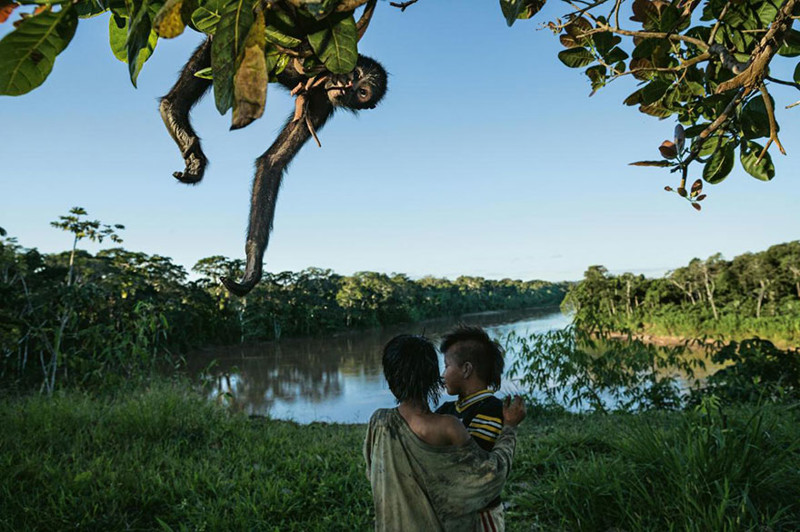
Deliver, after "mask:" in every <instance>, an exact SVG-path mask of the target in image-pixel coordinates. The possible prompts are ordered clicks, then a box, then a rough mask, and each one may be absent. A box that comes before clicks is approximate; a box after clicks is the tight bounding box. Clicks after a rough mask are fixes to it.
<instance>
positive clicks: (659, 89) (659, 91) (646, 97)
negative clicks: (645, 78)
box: [642, 79, 672, 105]
mask: <svg viewBox="0 0 800 532" xmlns="http://www.w3.org/2000/svg"><path fill="white" fill-rule="evenodd" d="M671 85H672V83H671V82H669V81H664V80H663V79H654V80H653V81H651V82H650V83H648V84H647V85H645V86H644V87H643V88H642V103H643V104H644V105H649V104H651V103H655V102H657V101H658V100H660V99H661V98H663V97H664V95H665V94H666V93H667V90H668V89H669V88H670V86H671Z"/></svg>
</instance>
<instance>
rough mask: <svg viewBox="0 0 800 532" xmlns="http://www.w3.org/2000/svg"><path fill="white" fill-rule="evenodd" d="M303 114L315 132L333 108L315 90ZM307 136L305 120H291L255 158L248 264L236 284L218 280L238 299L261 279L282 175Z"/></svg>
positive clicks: (323, 94)
mask: <svg viewBox="0 0 800 532" xmlns="http://www.w3.org/2000/svg"><path fill="white" fill-rule="evenodd" d="M306 112H307V114H308V117H309V119H310V120H311V123H312V124H313V126H314V129H317V130H319V129H320V128H321V127H322V126H323V125H325V122H327V120H328V118H330V116H331V114H332V113H333V106H332V105H331V104H330V102H329V101H328V98H327V96H326V95H325V93H324V91H322V90H316V91H314V92H313V93H312V94H310V95H309V98H308V108H307V110H306ZM310 137H311V132H310V131H309V128H308V126H307V124H306V122H305V120H295V121H293V120H292V119H291V118H290V119H289V122H288V123H287V124H286V125H285V126H284V127H283V130H282V131H281V132H280V134H279V135H278V138H276V139H275V142H273V143H272V145H271V146H270V147H269V149H268V150H267V151H266V152H264V153H263V154H262V155H261V157H259V158H258V159H256V173H255V177H254V178H253V193H252V197H251V200H250V221H249V225H248V227H247V243H246V244H245V253H246V254H247V265H246V267H245V272H244V277H243V278H242V280H241V281H240V282H238V283H237V282H235V281H233V280H232V279H228V278H225V277H223V278H222V279H221V281H222V283H223V284H224V285H225V287H226V288H227V289H228V290H229V291H230V292H232V293H234V294H236V295H237V296H243V295H246V294H247V293H248V292H250V290H252V289H253V287H254V286H255V285H256V284H257V283H258V281H259V280H260V279H261V273H262V263H263V260H264V252H265V251H266V249H267V243H268V242H269V234H270V231H272V220H273V218H274V216H275V205H276V203H277V201H278V190H279V189H280V186H281V179H282V177H283V172H284V171H285V170H286V167H287V166H289V163H290V162H292V159H294V157H295V156H296V155H297V153H298V152H299V151H300V148H302V147H303V145H304V144H305V143H306V142H307V141H308V139H309V138H310Z"/></svg>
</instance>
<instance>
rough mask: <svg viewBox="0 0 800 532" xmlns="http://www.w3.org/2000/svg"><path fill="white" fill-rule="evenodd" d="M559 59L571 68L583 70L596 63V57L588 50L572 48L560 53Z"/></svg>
mask: <svg viewBox="0 0 800 532" xmlns="http://www.w3.org/2000/svg"><path fill="white" fill-rule="evenodd" d="M558 59H559V60H560V61H561V62H562V63H564V64H565V65H567V66H568V67H570V68H581V67H584V66H586V65H588V64H589V63H591V62H593V61H594V55H592V52H590V51H589V50H587V49H586V48H570V49H569V50H562V51H560V52H558Z"/></svg>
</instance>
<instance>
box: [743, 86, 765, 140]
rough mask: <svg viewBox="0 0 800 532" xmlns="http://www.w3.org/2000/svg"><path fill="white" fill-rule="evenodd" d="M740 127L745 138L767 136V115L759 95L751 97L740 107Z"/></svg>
mask: <svg viewBox="0 0 800 532" xmlns="http://www.w3.org/2000/svg"><path fill="white" fill-rule="evenodd" d="M741 128H742V134H743V135H744V138H746V139H758V138H761V137H767V136H769V115H767V106H766V105H764V99H763V98H762V97H761V95H758V96H756V97H755V98H752V99H751V100H750V101H749V102H747V104H746V105H745V106H744V109H742V114H741Z"/></svg>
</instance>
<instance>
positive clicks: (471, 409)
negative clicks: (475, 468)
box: [436, 389, 503, 451]
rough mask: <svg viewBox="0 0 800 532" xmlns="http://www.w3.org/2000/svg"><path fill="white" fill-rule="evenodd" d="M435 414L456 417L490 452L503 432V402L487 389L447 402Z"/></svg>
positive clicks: (479, 443)
mask: <svg viewBox="0 0 800 532" xmlns="http://www.w3.org/2000/svg"><path fill="white" fill-rule="evenodd" d="M436 413H437V414H450V415H453V416H456V417H457V418H459V419H460V420H461V422H462V423H464V426H465V427H467V431H468V432H469V433H470V435H471V436H472V437H473V438H474V439H475V441H476V442H477V443H478V445H480V446H481V447H482V448H483V449H486V450H487V451H491V450H492V447H494V442H495V440H497V437H498V436H499V435H500V431H501V430H503V402H502V401H501V400H500V399H498V398H497V397H495V396H494V394H493V393H492V392H491V390H489V389H485V390H481V391H479V392H476V393H473V394H472V395H469V396H467V397H464V398H463V399H459V400H458V401H448V402H446V403H444V404H443V405H442V406H440V407H439V408H438V409H437V410H436Z"/></svg>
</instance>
